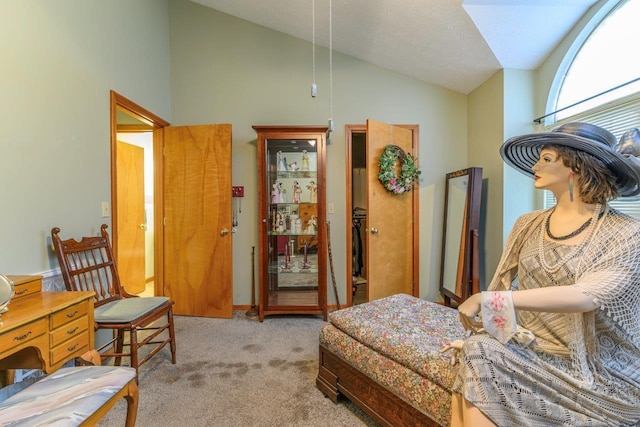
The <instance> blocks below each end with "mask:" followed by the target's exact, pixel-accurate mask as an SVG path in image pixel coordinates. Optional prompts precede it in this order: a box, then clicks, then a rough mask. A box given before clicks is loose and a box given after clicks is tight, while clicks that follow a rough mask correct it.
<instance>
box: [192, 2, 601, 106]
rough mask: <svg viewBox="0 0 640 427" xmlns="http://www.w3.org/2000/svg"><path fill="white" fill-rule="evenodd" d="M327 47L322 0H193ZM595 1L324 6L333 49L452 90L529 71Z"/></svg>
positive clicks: (363, 3) (346, 3)
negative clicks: (501, 73) (506, 71)
mask: <svg viewBox="0 0 640 427" xmlns="http://www.w3.org/2000/svg"><path fill="white" fill-rule="evenodd" d="M192 1H193V2H195V3H199V4H202V5H204V6H207V7H211V8H213V9H216V10H218V11H220V12H223V13H227V14H229V15H233V16H236V17H238V18H241V19H244V20H247V21H250V22H253V23H255V24H258V25H262V26H265V27H267V28H271V29H274V30H277V31H280V32H283V33H285V34H289V35H291V36H294V37H298V38H301V39H304V40H307V41H312V39H313V31H312V22H313V19H312V17H313V14H312V10H313V9H314V8H312V4H314V3H315V28H316V31H315V33H316V34H315V42H316V44H318V45H321V46H324V47H329V4H330V1H329V0H306V1H301V0H192ZM594 3H596V0H464V1H463V0H348V1H346V0H342V1H331V18H332V19H331V28H332V33H333V37H332V46H333V50H334V51H337V52H341V53H344V54H347V55H350V56H353V57H355V58H358V59H362V60H364V61H367V62H370V63H372V64H375V65H378V66H380V67H384V68H387V69H390V70H393V71H397V72H400V73H403V74H406V75H409V76H412V77H415V78H418V79H420V80H423V81H425V82H428V83H433V84H436V85H440V86H443V87H446V88H449V89H452V90H455V91H457V92H461V93H465V94H467V93H469V92H471V91H472V90H473V89H475V88H476V87H478V86H479V85H480V84H481V83H483V82H484V81H485V80H487V79H488V78H489V77H490V76H491V75H492V74H494V73H495V72H496V71H497V70H499V69H501V68H516V69H535V68H537V67H538V66H539V65H540V64H541V63H542V61H544V59H546V57H547V56H548V55H549V53H551V51H552V50H553V49H554V48H555V47H556V46H557V44H558V42H559V41H560V40H562V38H563V37H564V36H565V35H566V34H567V33H568V31H569V30H570V29H571V28H572V27H573V26H574V25H575V23H576V22H577V21H578V20H579V19H580V18H581V17H582V16H583V15H584V13H585V12H586V11H587V10H588V9H589V7H591V6H592V5H593V4H594Z"/></svg>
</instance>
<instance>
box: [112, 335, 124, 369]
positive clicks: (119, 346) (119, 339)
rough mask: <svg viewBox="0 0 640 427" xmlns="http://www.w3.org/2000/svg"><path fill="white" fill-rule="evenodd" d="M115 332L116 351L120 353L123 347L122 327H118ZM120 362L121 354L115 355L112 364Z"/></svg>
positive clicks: (116, 364) (118, 364)
mask: <svg viewBox="0 0 640 427" xmlns="http://www.w3.org/2000/svg"><path fill="white" fill-rule="evenodd" d="M116 333H117V334H118V335H117V336H116V338H117V339H116V353H118V354H122V350H123V349H124V331H123V330H122V329H118V330H117V331H116ZM121 363H122V356H116V358H115V361H114V363H113V364H114V365H115V366H120V364H121Z"/></svg>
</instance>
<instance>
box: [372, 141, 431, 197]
mask: <svg viewBox="0 0 640 427" xmlns="http://www.w3.org/2000/svg"><path fill="white" fill-rule="evenodd" d="M397 160H400V164H401V168H400V176H399V177H398V175H397V174H396V172H395V170H394V169H395V166H396V161H397ZM415 162H416V159H415V157H413V156H412V155H411V154H406V153H405V152H404V150H403V149H402V148H400V147H398V146H397V145H387V146H386V147H385V148H384V151H383V152H382V154H381V155H380V161H379V162H378V165H379V166H380V172H379V173H378V180H379V181H380V182H381V183H382V185H383V186H384V188H386V189H387V191H389V192H391V193H393V194H402V193H404V192H405V191H411V189H412V188H413V184H414V182H416V181H417V180H418V177H419V176H420V174H421V173H422V172H421V171H420V170H419V169H418V166H416V163H415Z"/></svg>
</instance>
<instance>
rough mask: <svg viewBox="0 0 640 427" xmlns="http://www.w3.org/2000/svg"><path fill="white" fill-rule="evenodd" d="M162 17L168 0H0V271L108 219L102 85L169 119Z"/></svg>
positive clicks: (51, 260) (18, 270)
mask: <svg viewBox="0 0 640 427" xmlns="http://www.w3.org/2000/svg"><path fill="white" fill-rule="evenodd" d="M168 22H169V18H168V5H167V2H166V0H136V1H133V2H132V1H129V0H109V1H104V2H103V1H85V0H56V1H47V0H20V1H9V0H3V1H0V39H1V40H2V47H0V56H1V57H2V78H1V79H0V93H1V94H2V103H0V108H1V109H2V110H1V111H0V159H1V167H2V180H1V183H0V200H1V203H2V209H0V236H2V243H1V244H0V272H2V273H4V274H34V273H38V272H43V271H47V270H49V269H52V268H56V267H57V260H55V255H54V253H53V252H52V251H51V249H50V237H49V236H50V233H51V228H52V227H54V226H58V227H60V228H61V229H62V234H63V236H65V237H67V236H68V237H80V236H82V235H86V234H88V233H92V234H95V233H98V231H99V226H100V224H101V223H103V222H107V223H110V220H111V219H110V218H102V216H101V202H102V201H110V200H111V194H110V185H111V184H110V183H111V177H110V152H109V147H110V128H109V123H110V118H109V114H110V110H109V102H110V101H109V90H111V89H114V90H116V91H117V92H119V93H120V94H122V95H124V96H126V97H127V98H129V99H131V100H133V101H135V102H137V103H138V104H140V105H144V106H145V107H146V108H147V109H149V110H151V111H153V112H154V113H155V114H157V115H159V116H161V117H163V118H165V119H167V120H168V119H170V113H171V111H170V97H169V29H168Z"/></svg>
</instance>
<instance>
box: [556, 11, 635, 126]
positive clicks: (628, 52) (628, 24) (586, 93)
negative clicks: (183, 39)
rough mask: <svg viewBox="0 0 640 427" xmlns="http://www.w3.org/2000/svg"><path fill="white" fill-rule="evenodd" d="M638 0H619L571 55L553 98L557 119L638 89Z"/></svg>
mask: <svg viewBox="0 0 640 427" xmlns="http://www.w3.org/2000/svg"><path fill="white" fill-rule="evenodd" d="M639 17H640V0H624V1H621V2H620V3H619V4H618V5H617V6H616V7H615V8H614V9H613V10H612V11H611V12H609V14H608V15H607V16H605V18H604V19H603V20H602V21H601V22H600V23H599V24H598V26H597V27H596V28H595V29H594V30H593V31H592V32H591V34H590V35H589V36H588V38H587V39H586V40H585V42H584V43H583V44H582V46H581V47H580V49H579V50H578V52H577V54H576V55H575V56H574V58H573V61H571V65H570V66H569V69H568V70H567V73H566V74H565V76H564V79H563V81H562V86H561V87H560V91H559V93H558V97H557V100H556V111H558V113H557V115H556V120H562V119H564V118H567V117H570V116H573V115H576V114H578V113H581V112H583V111H587V110H589V109H592V108H594V107H598V106H600V105H603V104H605V103H607V102H611V101H614V100H616V99H620V98H622V97H624V96H626V95H629V94H632V93H636V92H638V91H639V90H640V59H639V57H638V48H637V46H636V43H637V41H638V40H640V25H639V24H638V18H639Z"/></svg>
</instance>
